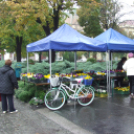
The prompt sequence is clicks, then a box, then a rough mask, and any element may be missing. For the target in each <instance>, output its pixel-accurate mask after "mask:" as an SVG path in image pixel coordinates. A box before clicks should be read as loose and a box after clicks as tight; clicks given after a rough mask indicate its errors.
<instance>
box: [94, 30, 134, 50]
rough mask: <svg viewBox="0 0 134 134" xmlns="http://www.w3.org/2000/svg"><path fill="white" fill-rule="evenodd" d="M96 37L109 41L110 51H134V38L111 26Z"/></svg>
mask: <svg viewBox="0 0 134 134" xmlns="http://www.w3.org/2000/svg"><path fill="white" fill-rule="evenodd" d="M95 39H97V40H100V41H103V42H105V43H107V46H108V50H110V51H134V40H132V39H130V38H128V37H126V36H124V35H122V34H121V33H119V32H117V31H115V30H114V29H112V28H110V29H108V30H107V31H105V32H103V33H102V34H100V35H98V36H97V37H95Z"/></svg>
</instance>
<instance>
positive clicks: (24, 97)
mask: <svg viewBox="0 0 134 134" xmlns="http://www.w3.org/2000/svg"><path fill="white" fill-rule="evenodd" d="M18 98H19V99H20V100H21V101H24V102H28V101H29V100H30V99H31V96H30V93H29V92H28V91H22V92H21V93H20V94H19V95H18Z"/></svg>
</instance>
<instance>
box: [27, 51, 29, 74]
mask: <svg viewBox="0 0 134 134" xmlns="http://www.w3.org/2000/svg"><path fill="white" fill-rule="evenodd" d="M28 58H29V57H28V52H27V73H28V72H29V60H28Z"/></svg>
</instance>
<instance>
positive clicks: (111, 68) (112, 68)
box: [111, 52, 113, 70]
mask: <svg viewBox="0 0 134 134" xmlns="http://www.w3.org/2000/svg"><path fill="white" fill-rule="evenodd" d="M112 60H113V57H112V52H111V70H112V69H113V64H112Z"/></svg>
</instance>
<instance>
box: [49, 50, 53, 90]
mask: <svg viewBox="0 0 134 134" xmlns="http://www.w3.org/2000/svg"><path fill="white" fill-rule="evenodd" d="M51 52H52V50H51V49H49V65H50V79H51V76H52V68H51V63H52V57H51V56H52V55H51ZM51 88H52V86H51V83H50V89H51Z"/></svg>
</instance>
